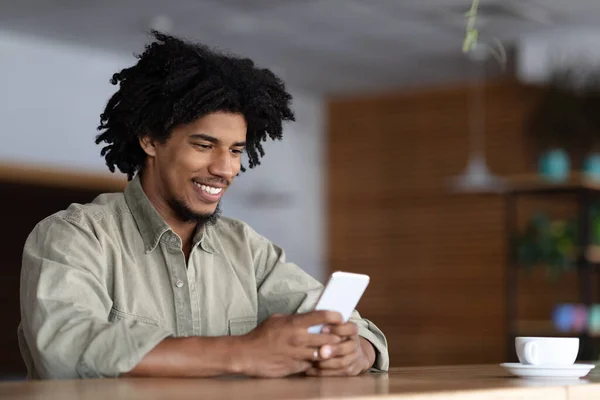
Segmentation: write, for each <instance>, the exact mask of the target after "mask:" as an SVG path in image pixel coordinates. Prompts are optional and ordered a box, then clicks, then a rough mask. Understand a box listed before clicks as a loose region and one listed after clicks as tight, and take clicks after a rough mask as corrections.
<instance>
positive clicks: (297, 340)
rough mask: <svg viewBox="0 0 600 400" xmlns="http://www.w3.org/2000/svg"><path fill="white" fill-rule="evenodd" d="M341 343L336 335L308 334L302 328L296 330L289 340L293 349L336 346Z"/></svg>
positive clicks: (340, 339)
mask: <svg viewBox="0 0 600 400" xmlns="http://www.w3.org/2000/svg"><path fill="white" fill-rule="evenodd" d="M341 342H342V338H340V337H339V336H337V335H325V334H321V333H316V334H312V333H308V332H307V331H306V330H305V329H304V328H298V330H297V331H295V332H294V333H293V334H292V335H291V336H290V338H289V344H290V345H292V346H293V347H304V348H306V347H310V348H316V349H318V348H320V347H322V346H327V345H336V344H338V343H341Z"/></svg>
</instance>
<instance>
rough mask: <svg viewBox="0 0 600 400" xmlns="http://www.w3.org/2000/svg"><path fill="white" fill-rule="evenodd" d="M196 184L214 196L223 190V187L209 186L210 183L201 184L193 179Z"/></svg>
mask: <svg viewBox="0 0 600 400" xmlns="http://www.w3.org/2000/svg"><path fill="white" fill-rule="evenodd" d="M193 182H194V185H196V187H198V188H200V189H202V191H203V192H205V193H206V194H210V195H212V196H216V195H218V194H220V193H221V192H222V191H223V188H222V187H215V186H209V185H204V184H201V183H199V182H196V181H193Z"/></svg>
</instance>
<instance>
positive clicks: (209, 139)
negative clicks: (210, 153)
mask: <svg viewBox="0 0 600 400" xmlns="http://www.w3.org/2000/svg"><path fill="white" fill-rule="evenodd" d="M189 138H190V139H192V140H194V139H196V140H198V139H199V140H206V141H207V142H210V143H213V144H219V143H221V141H220V140H219V139H217V138H216V137H214V136H210V135H206V134H204V133H194V134H193V135H190V136H189ZM232 147H246V142H235V143H234V144H233V146H232Z"/></svg>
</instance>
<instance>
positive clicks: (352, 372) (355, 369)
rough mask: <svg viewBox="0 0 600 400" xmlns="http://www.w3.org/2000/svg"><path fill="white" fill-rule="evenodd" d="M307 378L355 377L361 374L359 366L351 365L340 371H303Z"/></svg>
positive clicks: (311, 369) (312, 369)
mask: <svg viewBox="0 0 600 400" xmlns="http://www.w3.org/2000/svg"><path fill="white" fill-rule="evenodd" d="M305 373H306V375H308V376H356V375H360V374H361V373H362V370H361V368H360V365H359V364H352V365H350V366H348V367H346V368H341V369H320V368H314V367H312V368H309V369H307V370H306V371H305Z"/></svg>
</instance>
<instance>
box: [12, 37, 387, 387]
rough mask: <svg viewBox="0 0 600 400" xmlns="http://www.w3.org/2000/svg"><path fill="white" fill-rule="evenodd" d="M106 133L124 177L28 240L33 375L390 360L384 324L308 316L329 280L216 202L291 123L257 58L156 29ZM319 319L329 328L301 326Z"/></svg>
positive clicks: (292, 370)
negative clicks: (312, 330) (115, 188)
mask: <svg viewBox="0 0 600 400" xmlns="http://www.w3.org/2000/svg"><path fill="white" fill-rule="evenodd" d="M154 35H155V38H156V40H155V41H154V42H153V43H151V44H150V45H149V46H147V47H146V49H145V51H144V53H143V54H142V55H140V56H139V61H138V63H137V64H136V65H134V66H133V67H131V68H127V69H124V70H122V71H121V72H119V73H117V74H115V75H114V76H113V78H112V81H111V82H112V83H113V84H115V85H116V84H119V90H118V91H117V92H116V93H115V94H114V95H113V96H112V98H111V99H110V100H109V102H108V104H107V106H106V109H105V110H104V113H103V114H102V115H101V124H100V126H99V130H101V131H102V133H101V134H100V135H99V136H98V137H97V140H96V143H101V142H104V143H105V144H106V146H105V147H104V148H103V149H102V155H103V156H105V158H106V163H107V165H108V167H109V169H110V170H111V171H113V172H114V170H115V167H116V168H118V169H119V170H120V171H121V172H123V173H125V174H127V176H128V179H129V180H130V182H129V183H128V185H127V187H126V189H125V191H124V193H118V194H103V195H100V196H99V197H97V198H96V199H95V200H94V201H93V202H92V203H91V204H86V205H79V204H72V205H71V206H70V207H69V208H68V209H67V210H63V211H61V212H58V213H56V214H54V215H52V216H50V217H48V218H46V219H45V220H43V221H42V222H40V223H39V224H38V225H37V226H36V227H35V229H34V230H33V232H32V233H31V234H30V236H29V237H28V239H27V242H26V244H25V247H24V255H23V267H22V276H21V316H22V321H21V324H20V326H19V331H18V333H19V343H20V346H21V352H22V354H23V358H24V360H25V363H26V365H27V368H28V371H29V376H30V377H31V378H42V379H46V378H90V377H119V376H161V377H207V376H218V375H224V374H243V375H248V376H256V377H282V376H287V375H290V374H297V373H306V374H308V375H319V376H327V375H357V374H360V373H363V372H365V371H368V370H387V368H388V364H389V362H388V353H387V343H386V339H385V337H384V335H383V333H382V332H381V331H380V330H379V329H378V328H377V327H376V326H375V325H373V324H372V323H371V322H369V321H368V320H366V319H362V318H361V317H360V316H359V314H358V313H357V312H354V314H353V316H352V318H351V320H350V321H349V322H347V323H342V321H341V319H340V315H339V314H337V313H333V312H315V311H311V310H312V308H313V307H314V305H315V303H316V301H317V298H318V296H319V294H320V292H321V290H322V286H321V285H320V284H319V283H318V282H317V281H316V280H314V279H312V278H311V277H310V276H308V275H307V274H306V273H304V272H303V271H302V270H301V269H300V268H298V267H297V266H295V265H294V264H292V263H289V262H286V260H285V255H284V252H283V251H282V250H281V249H280V248H279V247H277V246H276V245H275V244H273V243H271V242H270V241H269V240H267V239H266V238H264V237H262V236H261V235H259V234H258V233H256V232H255V231H253V230H252V229H251V228H250V227H249V226H248V225H246V224H245V223H243V222H240V221H236V220H233V219H229V218H225V217H219V207H218V205H219V200H220V199H221V197H222V196H223V194H224V193H225V191H226V190H227V188H228V187H229V185H230V184H231V183H232V181H233V179H234V178H235V177H236V176H237V175H238V173H239V172H240V170H242V171H243V168H242V163H241V155H242V153H243V152H246V153H247V156H248V160H249V166H250V168H252V167H254V166H256V165H258V164H259V158H260V156H262V155H263V153H264V152H263V148H262V146H261V141H263V140H266V138H267V136H268V137H270V138H272V139H280V138H281V135H282V122H283V121H289V120H293V119H294V115H293V113H292V111H291V110H290V106H289V104H290V102H291V96H290V95H289V94H288V93H287V92H286V90H285V87H284V85H283V83H282V82H281V81H280V80H279V79H278V78H277V77H276V76H275V75H273V74H272V73H271V72H270V71H268V70H265V69H259V68H257V67H255V66H254V64H253V63H252V62H251V61H250V60H247V59H240V58H236V57H233V56H228V55H224V54H221V53H217V52H215V51H213V50H211V49H209V48H206V47H204V46H201V45H196V44H191V43H188V42H185V41H183V40H181V39H178V38H175V37H171V36H167V35H164V34H161V33H158V32H154ZM316 324H324V325H325V328H324V329H323V332H322V333H320V334H309V333H308V332H307V328H308V327H309V326H312V325H316Z"/></svg>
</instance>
